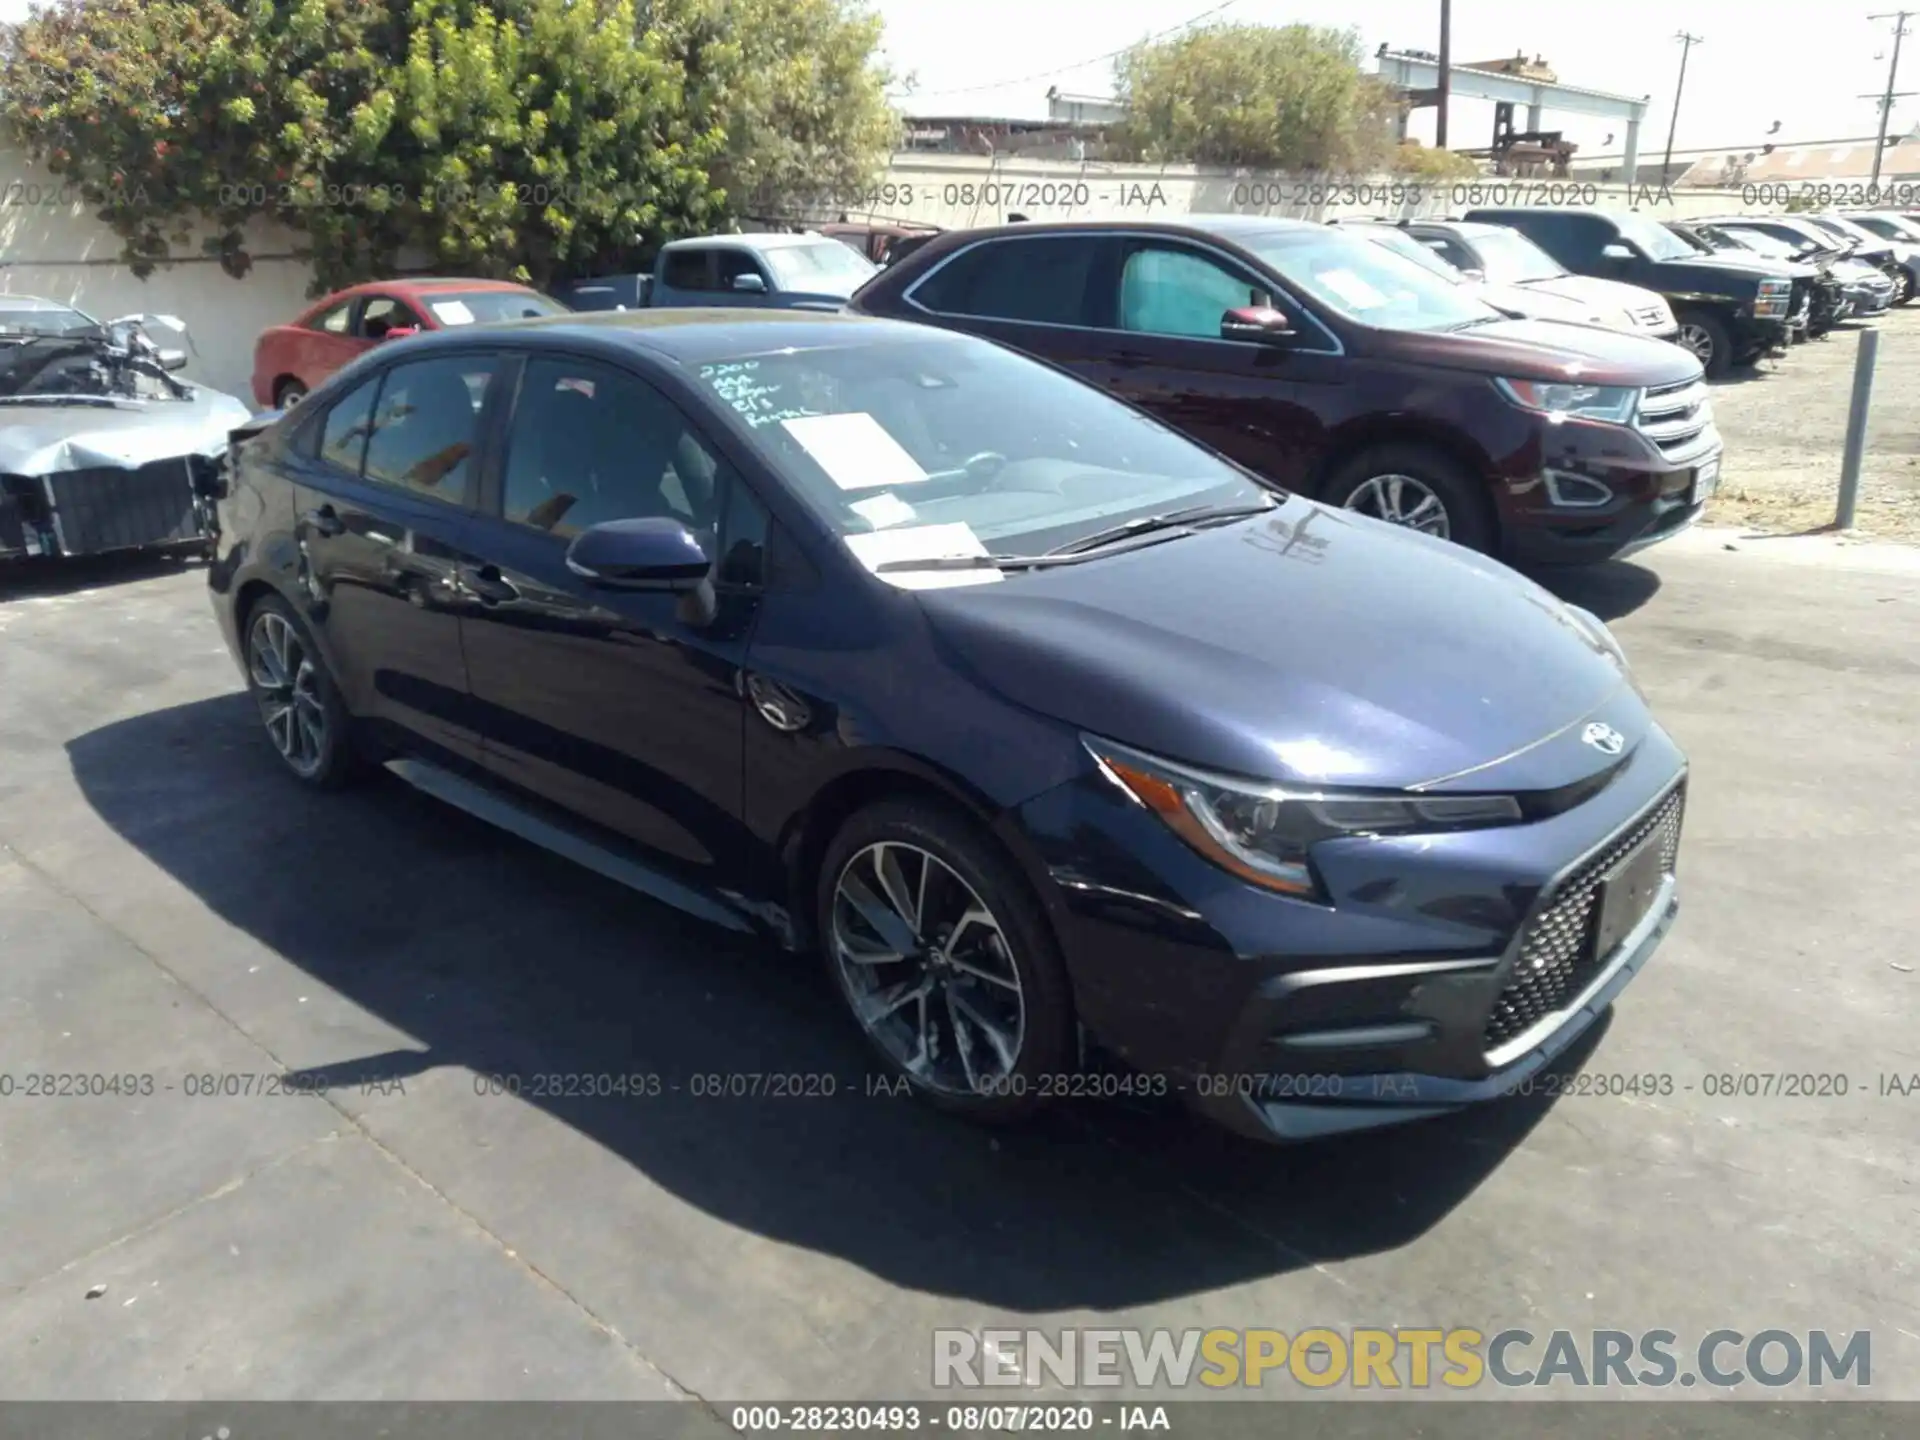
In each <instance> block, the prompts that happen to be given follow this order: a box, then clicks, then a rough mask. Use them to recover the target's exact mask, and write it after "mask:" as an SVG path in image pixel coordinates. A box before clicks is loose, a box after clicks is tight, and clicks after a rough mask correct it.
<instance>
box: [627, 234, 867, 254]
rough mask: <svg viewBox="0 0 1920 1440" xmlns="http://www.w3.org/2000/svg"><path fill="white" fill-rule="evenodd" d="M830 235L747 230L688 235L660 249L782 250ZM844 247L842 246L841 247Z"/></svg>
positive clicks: (828, 238) (811, 242) (828, 237)
mask: <svg viewBox="0 0 1920 1440" xmlns="http://www.w3.org/2000/svg"><path fill="white" fill-rule="evenodd" d="M832 238H833V237H832V236H830V235H821V234H819V233H818V232H816V231H811V230H807V231H801V232H799V233H797V234H796V233H793V232H791V231H786V230H765V231H748V232H746V233H744V234H740V235H689V236H688V237H687V238H685V239H684V240H674V241H671V242H669V243H668V244H665V245H662V246H661V247H660V248H661V249H662V250H688V249H691V248H693V247H694V246H696V245H736V246H741V247H749V246H750V247H752V248H753V249H755V250H784V249H787V248H788V247H790V246H794V245H812V244H816V243H818V242H819V241H821V240H830V239H832ZM836 243H838V242H836ZM842 248H843V249H844V248H845V247H844V246H843V247H842Z"/></svg>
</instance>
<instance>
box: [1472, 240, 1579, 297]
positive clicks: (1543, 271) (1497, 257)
mask: <svg viewBox="0 0 1920 1440" xmlns="http://www.w3.org/2000/svg"><path fill="white" fill-rule="evenodd" d="M1471 239H1472V241H1473V248H1474V249H1475V250H1477V251H1479V252H1480V263H1481V265H1482V266H1483V267H1484V269H1485V271H1486V276H1487V279H1489V280H1492V281H1494V282H1496V283H1497V284H1501V285H1525V284H1527V283H1529V282H1530V281H1534V280H1558V279H1560V278H1561V277H1562V276H1564V275H1565V274H1566V273H1567V268H1566V266H1564V265H1562V264H1561V263H1560V262H1559V261H1558V260H1556V259H1554V258H1553V257H1552V256H1551V255H1549V254H1547V252H1546V251H1544V250H1542V249H1541V248H1540V247H1539V246H1538V245H1536V244H1534V243H1533V242H1532V241H1531V240H1529V239H1527V237H1526V236H1524V235H1522V234H1521V233H1520V232H1519V231H1517V230H1479V231H1475V232H1474V234H1473V235H1472V236H1471Z"/></svg>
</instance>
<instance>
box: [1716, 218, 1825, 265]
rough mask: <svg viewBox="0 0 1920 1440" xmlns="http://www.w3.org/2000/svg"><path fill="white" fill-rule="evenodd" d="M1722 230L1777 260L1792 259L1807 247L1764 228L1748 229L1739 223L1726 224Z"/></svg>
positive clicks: (1750, 248)
mask: <svg viewBox="0 0 1920 1440" xmlns="http://www.w3.org/2000/svg"><path fill="white" fill-rule="evenodd" d="M1720 230H1721V233H1722V234H1724V235H1725V236H1726V237H1727V238H1728V239H1730V240H1735V241H1738V242H1739V243H1740V244H1742V245H1744V246H1746V247H1747V249H1749V250H1752V251H1754V252H1755V253H1756V254H1760V255H1770V256H1772V257H1773V258H1774V259H1776V260H1791V259H1793V258H1794V257H1795V256H1796V255H1798V254H1799V253H1800V252H1801V251H1802V250H1804V249H1806V248H1807V247H1806V246H1805V245H1797V246H1796V245H1791V244H1789V243H1787V242H1786V241H1785V240H1782V239H1781V238H1780V237H1779V236H1777V235H1769V234H1767V232H1766V231H1764V230H1748V229H1745V228H1744V227H1742V226H1739V225H1725V226H1722V227H1720Z"/></svg>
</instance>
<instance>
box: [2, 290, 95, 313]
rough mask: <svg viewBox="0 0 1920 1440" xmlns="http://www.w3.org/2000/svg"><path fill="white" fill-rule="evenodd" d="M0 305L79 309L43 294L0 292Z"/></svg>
mask: <svg viewBox="0 0 1920 1440" xmlns="http://www.w3.org/2000/svg"><path fill="white" fill-rule="evenodd" d="M0 306H4V307H5V308H6V309H8V310H72V311H74V313H75V314H78V313H80V312H79V311H78V309H77V308H76V307H74V306H72V305H69V304H67V303H66V302H65V301H61V300H49V299H47V298H46V297H45V296H42V295H8V294H4V293H0Z"/></svg>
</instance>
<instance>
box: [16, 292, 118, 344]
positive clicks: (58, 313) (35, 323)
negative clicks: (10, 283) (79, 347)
mask: <svg viewBox="0 0 1920 1440" xmlns="http://www.w3.org/2000/svg"><path fill="white" fill-rule="evenodd" d="M97 324H99V322H98V321H97V320H95V319H94V318H93V317H92V316H91V315H83V314H82V313H81V312H80V311H78V310H72V309H69V308H68V307H66V306H65V305H52V304H48V303H46V302H44V301H35V300H28V301H22V300H19V299H10V298H9V297H7V296H5V295H0V336H6V335H12V336H19V335H71V334H73V333H74V332H75V331H76V330H90V329H92V328H93V327H94V326H96V325H97Z"/></svg>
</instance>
